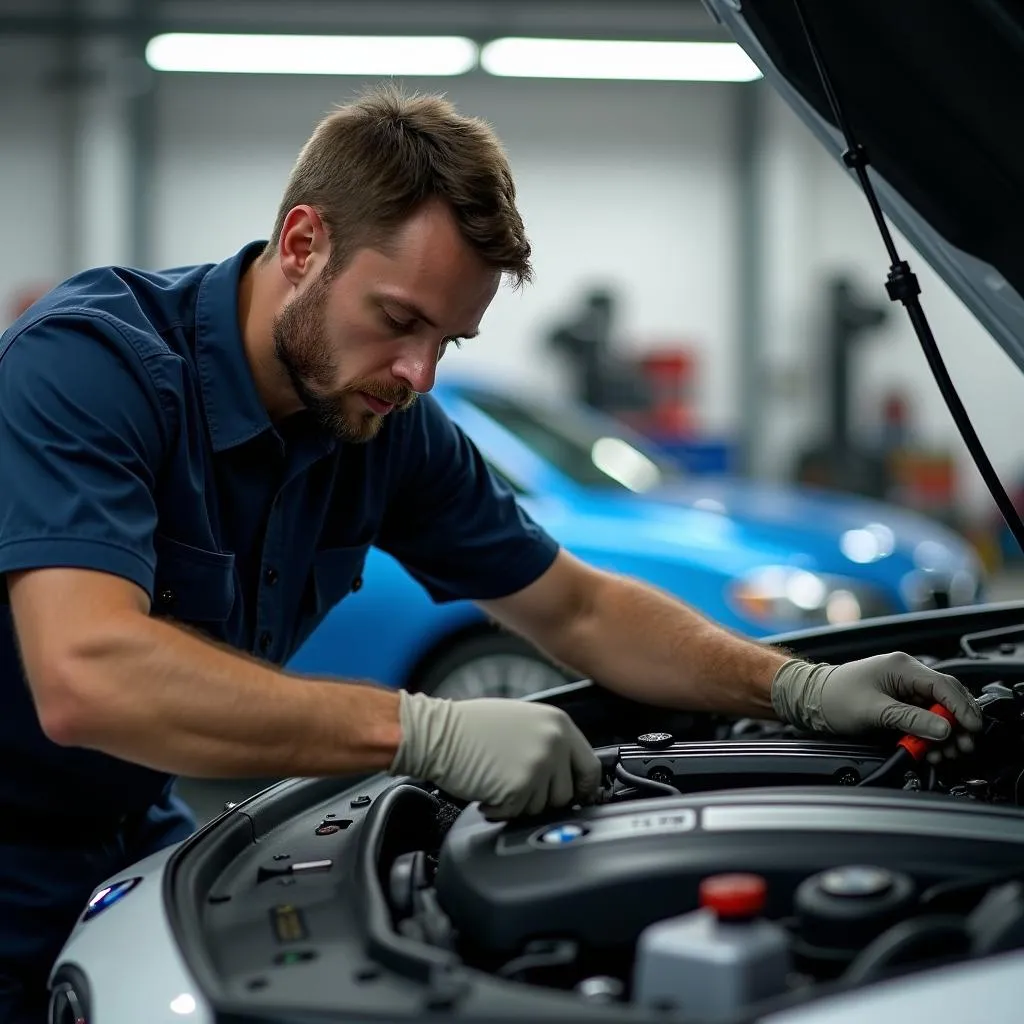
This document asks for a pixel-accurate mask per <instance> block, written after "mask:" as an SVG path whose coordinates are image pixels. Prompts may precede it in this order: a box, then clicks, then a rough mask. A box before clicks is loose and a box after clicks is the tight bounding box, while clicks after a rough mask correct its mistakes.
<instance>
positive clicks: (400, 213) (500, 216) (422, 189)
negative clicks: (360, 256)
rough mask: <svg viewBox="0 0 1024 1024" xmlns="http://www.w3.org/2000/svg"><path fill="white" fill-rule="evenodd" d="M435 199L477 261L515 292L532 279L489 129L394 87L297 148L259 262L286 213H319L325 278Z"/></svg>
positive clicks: (510, 189)
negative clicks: (327, 250) (304, 208)
mask: <svg viewBox="0 0 1024 1024" xmlns="http://www.w3.org/2000/svg"><path fill="white" fill-rule="evenodd" d="M430 199H441V200H443V201H444V202H445V203H447V204H448V206H449V207H450V209H451V210H452V213H453V214H454V216H455V220H456V223H457V224H458V226H459V230H460V231H461V233H462V236H463V237H464V238H465V239H466V241H467V242H468V243H469V244H470V245H471V246H472V247H473V248H474V250H475V251H476V252H477V253H479V255H480V257H481V258H482V259H483V260H484V262H485V263H486V264H487V265H488V266H490V267H492V268H494V269H495V270H499V271H501V272H502V273H503V274H507V275H508V276H509V277H510V278H511V279H512V281H513V283H514V284H515V285H516V286H517V287H518V286H520V285H522V284H523V283H525V282H527V281H529V280H531V278H532V276H533V270H532V268H531V266H530V242H529V240H528V239H527V237H526V231H525V228H524V227H523V219H522V217H521V216H520V214H519V211H518V210H517V209H516V188H515V183H514V182H513V180H512V172H511V170H510V169H509V165H508V159H507V158H506V156H505V152H504V149H503V148H502V145H501V142H500V141H499V139H498V137H497V136H496V135H495V133H494V131H493V129H492V128H491V126H490V125H489V124H487V123H486V122H485V121H482V120H480V119H478V118H471V117H465V116H463V115H461V114H459V113H458V111H457V110H456V109H455V107H454V106H453V105H452V104H451V103H450V102H449V101H448V100H446V99H445V98H444V97H442V96H424V95H406V94H405V93H403V92H402V91H401V90H400V89H398V88H397V87H395V86H391V85H388V86H383V87H378V88H375V89H372V90H370V91H369V92H367V93H364V94H363V95H362V96H361V97H360V98H359V99H358V100H356V101H355V102H353V103H349V104H346V105H344V106H339V107H337V108H336V109H335V110H334V111H333V112H332V113H330V114H328V115H327V116H326V117H325V118H324V119H323V120H322V121H321V122H320V123H319V125H318V126H317V128H316V130H315V131H314V132H313V134H312V136H311V137H310V139H309V141H308V142H307V143H306V145H305V146H304V147H303V148H302V152H301V153H300V154H299V158H298V160H297V161H296V164H295V167H294V168H293V169H292V173H291V176H290V177H289V179H288V185H287V188H286V189H285V193H284V196H283V198H282V200H281V206H280V208H279V210H278V213H277V220H276V222H275V224H274V233H273V235H272V236H271V239H270V243H269V245H268V247H267V251H266V253H265V257H266V258H269V257H270V256H271V255H272V253H273V252H274V251H275V250H276V249H277V246H278V243H279V242H280V239H281V229H282V226H283V224H284V219H285V216H286V215H287V214H288V211H289V210H291V209H293V208H294V207H296V206H298V205H300V204H308V205H309V206H312V207H313V208H314V209H315V210H316V211H317V213H319V214H320V216H321V218H322V219H323V221H324V223H325V224H326V225H327V230H328V232H329V233H330V236H331V257H330V262H329V264H328V267H327V272H328V273H329V274H335V273H337V272H338V271H340V270H341V269H342V268H343V267H344V265H345V263H346V262H347V261H348V260H349V258H350V257H351V256H352V253H353V252H354V251H355V250H357V249H360V248H363V247H366V246H371V245H377V246H379V245H382V244H384V243H386V242H387V240H388V238H389V237H390V236H391V235H392V234H393V233H394V232H395V231H396V230H397V229H398V228H399V227H400V226H401V225H402V224H403V223H404V222H405V221H406V220H407V219H408V218H409V217H410V216H411V215H412V214H414V213H415V212H416V210H417V209H418V208H419V207H420V206H421V205H422V204H423V203H425V202H427V201H429V200H430Z"/></svg>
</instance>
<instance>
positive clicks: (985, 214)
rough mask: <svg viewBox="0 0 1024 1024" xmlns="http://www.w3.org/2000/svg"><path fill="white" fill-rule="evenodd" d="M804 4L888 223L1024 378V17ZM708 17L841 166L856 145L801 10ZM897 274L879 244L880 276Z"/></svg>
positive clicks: (816, 1) (995, 0)
mask: <svg viewBox="0 0 1024 1024" xmlns="http://www.w3.org/2000/svg"><path fill="white" fill-rule="evenodd" d="M802 3H803V7H804V10H805V11H806V14H807V17H808V20H809V22H810V24H811V27H812V31H813V32H814V33H815V35H816V37H817V41H818V44H819V46H820V49H821V53H822V56H823V59H824V62H825V65H826V67H827V68H828V71H829V73H830V75H831V78H832V80H833V83H834V86H835V89H836V93H837V95H838V97H839V100H840V103H841V104H842V106H843V107H844V109H845V113H846V116H847V119H848V120H849V122H850V123H851V125H852V128H853V131H854V133H855V135H856V136H857V141H858V142H860V143H861V144H863V145H864V146H865V148H866V149H867V153H868V157H869V159H870V162H871V164H870V166H871V169H870V171H869V173H870V174H871V177H872V181H873V183H874V186H875V188H876V189H877V192H878V197H879V200H880V203H881V206H882V209H883V210H884V212H885V213H886V215H887V216H888V218H889V219H890V221H891V222H892V223H893V224H894V225H895V226H896V227H897V228H898V229H899V230H900V231H901V232H902V233H903V234H904V235H905V236H906V237H907V238H908V239H909V240H910V241H911V242H912V243H913V245H914V246H915V247H916V248H917V249H918V251H919V252H920V253H921V255H922V256H923V257H924V258H925V259H926V260H927V261H928V262H929V263H930V264H931V266H932V267H933V269H934V270H935V271H936V272H937V273H938V274H939V275H940V276H941V277H942V278H943V279H944V280H945V281H946V283H947V284H948V285H949V286H950V288H951V289H952V290H953V291H954V292H955V293H956V294H957V295H958V296H959V298H960V299H961V301H962V302H963V303H964V304H965V305H966V306H967V307H968V308H969V309H970V310H971V312H972V313H973V314H974V315H975V316H976V317H977V319H978V321H979V322H980V323H981V324H982V325H983V326H984V327H985V328H986V329H987V330H988V331H989V333H990V334H991V335H992V336H993V338H995V340H996V341H997V342H998V344H999V345H1000V346H1001V347H1002V348H1003V349H1004V351H1005V352H1006V353H1007V354H1008V355H1009V356H1010V358H1011V359H1012V360H1013V361H1014V362H1015V363H1016V364H1017V366H1018V367H1019V368H1021V369H1022V370H1024V299H1022V295H1024V243H1022V239H1021V233H1022V232H1021V227H1022V224H1021V221H1022V215H1024V145H1022V143H1021V141H1020V131H1019V127H1018V125H1019V123H1020V111H1021V109H1022V108H1024V71H1022V69H1024V7H1022V6H1021V5H1020V4H1019V3H1016V2H1013V0H1010V2H1007V0H956V3H948V4H945V3H935V2H934V0H897V2H894V0H802ZM704 4H705V6H706V7H707V8H708V10H709V11H710V12H711V14H712V16H713V17H714V18H715V19H716V20H717V21H719V22H720V23H721V24H722V25H723V26H724V27H725V28H726V29H727V30H728V31H729V32H730V33H731V34H732V35H733V36H734V38H735V39H736V41H737V42H738V43H739V44H740V45H741V46H742V47H743V49H744V50H746V52H747V53H748V54H749V55H750V57H751V59H752V60H753V61H754V62H755V63H756V64H757V65H758V67H759V68H760V69H761V70H762V72H763V73H764V76H765V79H766V80H767V81H768V82H769V83H770V84H771V85H772V86H773V87H774V88H775V90H776V91H777V92H778V93H779V94H780V96H781V97H782V98H783V100H784V101H785V102H786V103H787V104H788V105H789V106H790V107H791V108H792V109H793V110H794V111H795V113H796V114H797V116H798V117H799V118H800V119H801V120H802V121H803V122H804V123H805V124H806V125H807V126H808V127H809V128H810V129H811V131H812V132H813V133H814V134H815V136H816V137H817V138H818V139H819V140H820V141H821V143H822V144H823V145H824V146H825V148H826V149H827V150H828V151H829V152H830V153H831V154H832V155H833V156H834V157H836V159H837V160H839V161H840V162H841V158H842V154H843V153H844V152H845V150H846V148H847V146H846V142H845V140H844V138H843V136H842V134H841V133H840V131H839V130H838V128H837V126H836V124H835V121H834V118H833V115H832V112H831V110H830V108H829V105H828V103H827V101H826V98H825V94H824V91H823V89H822V86H821V82H820V79H819V76H818V73H817V71H816V69H815V67H814V63H813V61H812V59H811V54H810V50H809V47H808V44H807V40H806V38H805V36H804V34H803V32H802V29H801V27H800V22H799V19H798V16H797V11H796V7H795V5H794V2H793V0H704ZM850 173H852V172H850ZM864 216H865V217H870V212H869V210H868V206H867V203H866V202H865V206H864ZM901 255H903V256H904V258H907V255H908V254H901ZM887 263H888V261H887V259H886V256H885V251H884V249H883V248H882V247H881V242H879V275H880V276H882V274H883V272H884V271H885V270H886V269H887ZM923 299H924V306H925V311H926V312H927V308H928V305H927V295H925V296H924V297H923ZM936 328H937V334H938V337H939V341H940V344H941V342H942V340H943V339H942V332H941V327H940V325H936Z"/></svg>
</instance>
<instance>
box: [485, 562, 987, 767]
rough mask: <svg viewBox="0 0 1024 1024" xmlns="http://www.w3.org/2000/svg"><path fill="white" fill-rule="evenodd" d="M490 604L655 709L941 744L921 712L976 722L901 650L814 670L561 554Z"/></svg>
mask: <svg viewBox="0 0 1024 1024" xmlns="http://www.w3.org/2000/svg"><path fill="white" fill-rule="evenodd" d="M485 607H486V609H487V610H488V611H489V612H490V613H491V614H492V615H493V616H494V617H495V618H497V619H498V620H499V621H500V622H503V623H504V624H505V625H507V626H509V627H510V628H511V629H514V630H516V631H517V632H520V633H522V634H524V635H525V636H526V637H528V638H529V639H530V640H532V641H533V642H534V643H535V644H537V646H539V647H541V648H542V649H543V650H545V651H547V652H548V653H549V654H551V655H552V656H553V657H554V658H556V659H557V660H559V661H562V662H564V663H565V664H568V665H571V666H572V667H573V668H575V669H577V670H579V671H581V672H583V673H584V674H585V675H588V676H592V677H593V678H594V679H596V680H598V681H599V682H601V683H603V684H604V685H605V686H607V687H608V688H609V689H612V690H616V691H618V692H619V693H623V694H625V695H627V696H629V697H633V698H634V699H636V700H640V701H644V702H647V703H651V704H660V705H662V706H665V707H676V708H687V709H694V710H709V711H719V712H723V713H726V714H733V715H751V716H755V717H770V716H774V717H778V718H781V719H782V720H783V721H786V722H789V723H791V724H793V725H796V726H798V727H799V728H801V729H806V730H809V731H812V732H831V733H839V734H846V735H854V734H856V733H860V732H864V731H867V730H871V729H877V728H886V729H895V730H898V731H900V732H909V733H913V734H914V735H915V736H921V737H923V738H925V739H929V740H937V741H943V740H946V739H947V738H949V735H950V726H949V725H948V724H947V722H946V721H945V719H944V718H942V717H940V716H939V715H937V714H933V713H932V712H931V711H930V710H925V709H926V708H929V707H930V706H931V705H933V704H936V703H939V704H942V705H943V706H944V707H945V708H946V710H948V711H950V712H952V714H953V716H954V717H955V719H956V721H957V723H958V725H959V726H961V727H962V728H965V729H968V730H970V731H972V732H974V731H977V730H978V729H980V728H981V714H980V712H979V711H978V708H977V706H976V704H975V701H974V698H973V697H972V696H971V694H970V693H969V692H968V691H967V689H966V688H965V687H964V686H963V685H962V684H961V683H960V682H959V681H957V680H956V679H954V678H953V677H952V676H947V675H944V674H943V673H941V672H935V671H933V670H932V669H930V668H928V667H927V666H926V665H923V664H921V663H920V662H919V661H916V660H915V659H914V658H911V657H909V656H908V655H906V654H902V653H899V652H894V653H891V654H880V655H875V656H874V657H872V658H864V659H861V660H859V661H851V662H847V663H846V664H843V665H828V664H821V665H812V664H810V663H808V662H806V661H801V660H800V659H797V658H790V657H787V656H786V655H785V654H783V653H781V652H779V651H776V650H773V649H771V648H770V647H767V646H765V645H762V644H757V643H754V642H752V641H749V640H744V639H742V638H740V637H738V636H734V635H733V634H731V633H729V632H727V631H726V630H724V629H721V628H719V627H718V626H715V625H713V624H712V623H711V622H709V621H708V620H707V619H706V618H704V617H703V616H702V615H699V614H698V613H697V612H695V611H693V610H692V609H690V608H687V607H686V605H684V604H683V603H682V602H681V601H677V600H675V599H674V598H671V597H669V596H667V595H665V594H661V593H659V592H658V591H656V590H654V589H653V588H652V587H648V586H645V585H644V584H642V583H638V582H637V581H635V580H630V579H625V578H622V577H618V576H613V575H610V574H609V573H605V572H600V571H598V570H596V569H592V568H589V567H587V566H585V565H584V564H583V563H581V562H580V561H578V560H577V559H575V558H573V557H572V556H570V555H567V554H565V553H564V552H561V553H560V554H559V555H558V557H557V558H556V559H555V562H554V564H553V565H552V566H551V568H550V569H549V570H548V571H547V572H546V573H544V574H543V575H542V576H541V577H540V578H539V579H538V580H536V581H535V582H534V583H532V584H531V585H530V586H528V587H526V588H524V589H523V590H521V591H519V592H518V593H516V594H513V595H512V596H511V597H507V598H502V599H500V600H497V601H489V602H486V604H485ZM965 739H966V738H965V737H962V736H961V737H959V738H958V741H964V740H965ZM961 746H962V748H963V749H967V746H966V745H964V743H963V742H961Z"/></svg>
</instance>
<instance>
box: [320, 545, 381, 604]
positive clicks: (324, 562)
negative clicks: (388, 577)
mask: <svg viewBox="0 0 1024 1024" xmlns="http://www.w3.org/2000/svg"><path fill="white" fill-rule="evenodd" d="M369 549H370V545H369V544H357V545H355V546H354V547H347V548H324V549H323V550H322V551H318V552H317V553H316V554H315V555H314V556H313V573H312V576H313V579H312V583H313V594H314V601H315V604H316V611H317V613H318V614H320V615H322V614H324V613H325V612H327V611H329V610H330V609H331V608H332V607H334V605H336V604H337V603H338V602H339V601H340V600H341V599H342V598H343V597H345V596H346V595H348V594H350V593H355V592H356V591H358V590H360V589H361V588H362V586H363V566H364V565H365V564H366V554H367V552H368V551H369Z"/></svg>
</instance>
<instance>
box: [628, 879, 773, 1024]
mask: <svg viewBox="0 0 1024 1024" xmlns="http://www.w3.org/2000/svg"><path fill="white" fill-rule="evenodd" d="M766 894H767V886H766V883H765V880H764V879H763V878H762V877H761V876H759V875H748V874H733V875H713V876H711V877H709V878H705V879H704V881H703V882H701V885H700V908H699V909H698V910H695V911H692V912H691V913H689V914H683V915H681V916H679V917H673V918H669V919H667V920H665V921H659V922H657V923H656V924H653V925H650V926H649V927H648V928H645V929H644V931H643V932H642V933H641V934H640V938H639V940H638V942H637V955H636V960H635V963H634V967H633V1000H634V1001H635V1002H637V1003H641V1004H643V1005H645V1006H649V1007H667V1006H672V1007H675V1008H678V1009H679V1011H680V1012H681V1013H684V1014H686V1013H690V1014H693V1015H694V1016H701V1017H707V1018H712V1019H713V1018H715V1017H722V1016H728V1015H730V1014H733V1013H736V1012H737V1011H738V1010H741V1009H743V1008H744V1007H746V1006H749V1005H750V1004H751V1003H754V1002H757V1001H758V1000H760V999H765V998H768V997H769V996H773V995H778V994H779V993H781V992H783V991H785V988H786V979H787V976H788V974H789V969H790V954H789V936H788V933H787V932H786V930H785V929H784V928H783V927H781V926H780V925H778V924H776V923H775V922H773V921H769V920H767V919H766V918H765V917H763V916H762V914H763V911H764V907H765V898H766Z"/></svg>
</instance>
